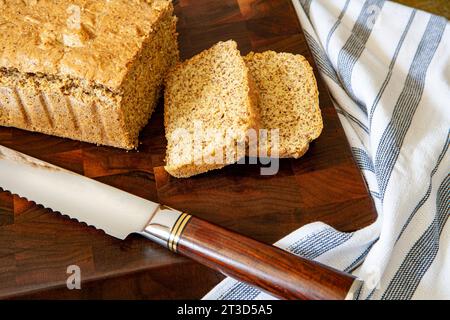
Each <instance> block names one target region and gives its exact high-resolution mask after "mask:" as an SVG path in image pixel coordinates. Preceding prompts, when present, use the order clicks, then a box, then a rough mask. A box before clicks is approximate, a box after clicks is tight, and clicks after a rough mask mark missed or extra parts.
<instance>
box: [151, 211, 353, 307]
mask: <svg viewBox="0 0 450 320" xmlns="http://www.w3.org/2000/svg"><path fill="white" fill-rule="evenodd" d="M158 216H159V217H158ZM142 234H143V235H144V236H146V237H148V238H150V239H152V240H156V241H157V242H159V243H160V244H162V245H164V246H166V247H168V248H169V249H170V250H171V251H173V252H176V253H179V254H181V255H183V256H186V257H189V258H191V259H193V260H195V261H197V262H199V263H201V264H203V265H206V266H207V267H210V268H212V269H214V270H217V271H219V272H221V273H223V274H225V275H227V276H230V277H232V278H234V279H236V280H239V281H242V282H245V283H247V284H250V285H252V286H255V287H258V288H259V289H261V290H263V291H265V292H267V293H269V294H271V295H273V296H276V297H278V298H281V299H302V300H318V299H326V300H342V299H348V298H352V295H353V294H354V291H356V290H357V289H358V288H359V286H360V282H359V280H356V279H355V278H354V277H353V276H351V275H349V274H346V273H343V272H341V271H338V270H335V269H332V268H330V267H327V266H325V265H323V264H320V263H317V262H314V261H310V260H308V259H304V258H301V257H298V256H295V255H293V254H290V253H288V252H286V251H283V250H281V249H279V248H276V247H274V246H270V245H267V244H263V243H261V242H258V241H256V240H254V239H251V238H248V237H245V236H242V235H240V234H238V233H235V232H233V231H231V230H228V229H225V228H222V227H219V226H217V225H214V224H212V223H209V222H206V221H204V220H201V219H199V218H196V217H193V216H191V215H189V214H186V213H180V212H177V211H175V210H172V209H169V208H165V209H163V210H162V211H159V212H158V214H157V215H156V216H155V218H154V219H152V221H151V222H150V224H149V226H148V227H147V228H146V229H145V231H144V232H143V233H142Z"/></svg>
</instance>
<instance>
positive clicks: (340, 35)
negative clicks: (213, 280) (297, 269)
mask: <svg viewBox="0 0 450 320" xmlns="http://www.w3.org/2000/svg"><path fill="white" fill-rule="evenodd" d="M293 3H294V5H295V8H296V11H297V13H298V16H299V19H300V21H301V24H302V26H303V29H304V32H305V36H306V38H307V41H308V43H309V45H310V47H311V49H312V52H313V54H314V57H315V60H316V62H317V65H318V67H319V69H320V72H321V75H322V77H323V78H324V80H325V82H326V84H327V85H328V87H329V90H330V92H331V95H332V97H333V101H334V104H335V107H336V110H337V111H338V113H339V118H340V120H341V122H342V125H343V127H344V129H345V132H346V135H347V138H348V140H349V142H350V144H351V147H352V150H353V154H354V157H355V159H356V162H357V163H358V165H359V167H360V169H361V170H362V172H363V174H364V177H365V179H366V182H367V184H368V186H369V189H370V192H371V194H372V197H373V199H374V202H375V205H376V208H377V211H378V219H377V221H376V222H375V223H374V224H373V225H371V226H369V227H367V228H365V229H363V230H360V231H357V232H354V233H341V232H338V231H336V230H334V229H333V228H331V227H329V226H327V225H325V224H323V223H320V222H318V223H314V224H311V225H307V226H304V227H302V228H301V229H299V230H297V231H295V232H294V233H292V234H291V235H289V236H287V237H286V238H284V239H282V240H281V241H280V242H278V243H277V244H276V245H278V246H279V247H281V248H283V249H286V250H288V251H291V252H292V253H294V254H297V255H301V256H304V257H307V258H309V259H314V260H317V261H320V262H322V263H325V264H328V265H331V266H333V267H335V268H338V269H341V270H345V271H346V272H351V273H353V274H354V275H356V276H358V277H360V278H361V279H362V280H364V286H363V287H362V289H361V290H360V291H359V293H358V295H357V296H356V297H355V298H356V299H450V223H448V218H449V215H450V174H449V172H450V153H449V151H448V148H449V139H450V88H449V83H450V61H449V60H450V28H449V24H448V21H447V20H446V19H445V18H442V17H439V16H435V15H430V14H428V13H426V12H423V11H419V10H414V9H412V8H409V7H405V6H402V5H399V4H396V3H394V2H390V1H384V0H366V1H363V0H333V1H330V0H293ZM270 298H271V297H270V296H268V295H267V294H264V293H261V292H260V291H258V290H257V289H255V288H252V287H250V286H248V285H245V284H242V283H239V282H237V281H235V280H233V279H229V278H228V279H226V280H224V281H223V282H222V283H220V284H219V285H218V286H217V287H216V288H214V289H213V290H212V291H211V292H210V293H209V294H208V295H206V296H205V299H224V300H232V299H270Z"/></svg>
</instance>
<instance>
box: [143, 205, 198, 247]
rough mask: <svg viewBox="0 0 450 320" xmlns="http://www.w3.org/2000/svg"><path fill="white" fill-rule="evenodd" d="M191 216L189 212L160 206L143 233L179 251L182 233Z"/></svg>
mask: <svg viewBox="0 0 450 320" xmlns="http://www.w3.org/2000/svg"><path fill="white" fill-rule="evenodd" d="M191 217H192V216H191V215H189V214H187V213H182V212H180V211H177V210H174V209H171V208H168V207H165V206H160V207H159V208H158V210H157V211H156V213H155V214H154V215H153V218H152V219H151V220H150V222H149V223H148V225H147V226H146V227H145V229H144V230H143V231H142V232H141V235H143V236H144V237H146V238H148V239H150V240H152V241H155V242H156V243H159V244H160V245H162V246H164V247H166V248H168V249H169V250H171V251H173V252H177V251H178V243H179V241H180V237H181V234H182V232H183V230H184V229H185V227H186V225H187V223H188V222H189V220H190V219H191Z"/></svg>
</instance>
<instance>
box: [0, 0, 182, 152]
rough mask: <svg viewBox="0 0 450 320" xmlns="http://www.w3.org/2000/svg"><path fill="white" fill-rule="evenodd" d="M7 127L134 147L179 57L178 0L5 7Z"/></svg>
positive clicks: (1, 68) (2, 66) (0, 119)
mask: <svg viewBox="0 0 450 320" xmlns="http://www.w3.org/2000/svg"><path fill="white" fill-rule="evenodd" d="M0 10H2V14H1V15H0V41H1V43H2V46H3V50H2V52H1V53H0V125H2V126H11V127H17V128H20V129H24V130H29V131H36V132H42V133H45V134H50V135H56V136H60V137H65V138H71V139H74V140H81V141H86V142H91V143H95V144H99V145H108V146H114V147H118V148H123V149H133V148H136V147H137V146H138V136H139V132H140V130H141V129H142V128H143V127H144V126H145V124H146V123H147V122H148V119H149V118H150V116H151V114H152V112H153V110H154V108H155V106H156V102H157V100H158V97H159V95H160V91H161V88H162V84H163V79H164V76H165V74H166V72H167V70H168V69H169V68H171V67H172V66H173V65H175V64H176V63H177V61H178V59H179V53H178V45H177V33H176V17H175V16H174V15H173V5H172V2H171V1H170V0H153V1H152V0H134V1H126V0H115V1H87V0H74V1H70V2H67V1H53V0H39V1H36V0H27V1H18V0H17V1H16V0H3V1H1V2H0Z"/></svg>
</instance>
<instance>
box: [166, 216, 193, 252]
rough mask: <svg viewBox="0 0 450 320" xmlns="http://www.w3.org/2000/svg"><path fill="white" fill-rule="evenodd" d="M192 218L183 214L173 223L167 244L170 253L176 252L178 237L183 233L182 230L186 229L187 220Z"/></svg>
mask: <svg viewBox="0 0 450 320" xmlns="http://www.w3.org/2000/svg"><path fill="white" fill-rule="evenodd" d="M191 218H192V216H191V215H189V214H187V213H183V214H182V215H180V217H179V218H178V219H177V221H176V222H175V225H174V226H173V228H172V231H171V233H170V237H169V240H168V243H167V246H168V248H169V250H170V251H172V252H177V248H178V242H179V241H180V236H181V234H182V233H183V230H184V228H185V227H186V225H187V223H188V222H189V220H190V219H191Z"/></svg>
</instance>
